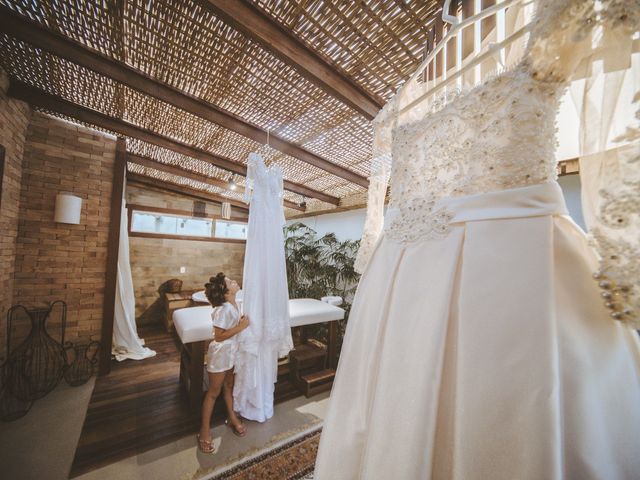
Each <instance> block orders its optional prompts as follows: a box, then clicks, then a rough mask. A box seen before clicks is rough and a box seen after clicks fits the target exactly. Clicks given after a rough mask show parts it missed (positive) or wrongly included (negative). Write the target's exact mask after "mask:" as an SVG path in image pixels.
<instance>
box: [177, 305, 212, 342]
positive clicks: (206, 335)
mask: <svg viewBox="0 0 640 480" xmlns="http://www.w3.org/2000/svg"><path fill="white" fill-rule="evenodd" d="M211 312H213V307H212V306H211V305H205V306H202V307H189V308H179V309H178V310H175V311H174V312H173V324H174V325H175V327H176V332H178V336H179V337H180V340H182V343H191V342H199V341H201V340H211V339H212V338H213V321H212V320H211Z"/></svg>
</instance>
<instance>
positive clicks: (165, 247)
mask: <svg viewBox="0 0 640 480" xmlns="http://www.w3.org/2000/svg"><path fill="white" fill-rule="evenodd" d="M126 199H127V203H129V204H137V205H147V206H154V207H161V208H173V209H179V210H186V211H192V209H193V200H191V199H189V198H185V197H183V196H179V195H174V194H172V193H168V192H166V193H165V192H162V193H161V192H158V191H155V190H150V189H145V188H141V187H138V186H134V185H130V186H127V193H126ZM206 211H207V213H208V214H214V215H215V214H218V213H219V205H216V204H214V203H207V207H206ZM238 214H239V212H238V210H235V211H234V212H233V215H234V216H235V215H238ZM238 216H239V215H238ZM129 246H130V260H131V273H132V276H133V286H134V290H135V297H136V318H137V319H138V323H139V324H145V323H150V322H157V321H160V320H161V315H162V311H161V309H160V305H159V303H157V300H158V298H159V297H158V287H159V286H160V285H161V284H162V283H164V282H165V281H167V280H170V279H172V278H178V279H180V280H182V282H183V284H182V288H183V289H184V290H195V289H201V288H203V286H204V283H205V282H206V281H207V280H208V279H209V277H210V276H211V275H215V274H216V273H218V272H225V273H226V274H227V275H229V276H230V277H232V278H234V279H236V280H238V281H239V282H242V268H243V265H244V243H242V244H240V243H222V242H203V241H197V240H170V239H156V238H140V237H131V238H130V239H129ZM182 266H183V267H186V272H185V273H182V274H181V273H180V267H182Z"/></svg>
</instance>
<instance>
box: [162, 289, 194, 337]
mask: <svg viewBox="0 0 640 480" xmlns="http://www.w3.org/2000/svg"><path fill="white" fill-rule="evenodd" d="M193 292H194V291H193V290H183V291H180V292H177V293H165V294H164V295H163V302H164V311H165V317H164V322H165V326H166V327H167V332H171V331H172V330H173V312H174V311H175V310H177V309H179V308H186V307H191V306H193V301H192V300H191V295H192V294H193Z"/></svg>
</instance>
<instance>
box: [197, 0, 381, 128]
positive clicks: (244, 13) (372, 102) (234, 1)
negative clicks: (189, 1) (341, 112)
mask: <svg viewBox="0 0 640 480" xmlns="http://www.w3.org/2000/svg"><path fill="white" fill-rule="evenodd" d="M200 3H201V4H202V5H203V6H205V7H208V8H209V9H210V10H211V11H213V12H214V13H215V14H216V15H217V16H218V17H220V18H221V19H222V20H224V21H225V22H226V23H228V24H229V25H231V26H232V27H233V28H235V29H236V30H238V31H240V32H242V33H243V34H244V35H245V36H247V37H248V38H250V39H251V40H253V41H255V42H257V43H259V44H260V45H261V46H262V47H264V48H265V49H266V50H268V51H270V52H271V53H272V54H274V55H275V56H277V57H278V58H280V59H281V60H282V61H284V62H285V63H287V64H288V65H291V66H292V67H293V68H295V69H296V70H297V71H298V73H300V74H301V75H302V76H303V77H305V78H306V79H307V80H309V81H310V82H312V83H314V84H315V85H316V86H318V87H319V88H321V89H322V90H323V91H325V92H326V93H328V94H329V95H331V96H332V97H334V98H337V99H338V100H340V101H341V102H342V103H344V104H346V105H349V106H350V107H352V108H353V109H355V110H357V111H358V112H360V113H361V114H362V115H364V116H365V117H366V118H367V119H369V120H371V119H373V118H374V117H375V116H376V115H377V114H378V111H379V110H380V109H381V108H382V106H383V105H384V102H383V101H382V100H381V99H379V98H377V97H375V96H373V95H371V94H370V93H368V92H366V91H365V90H364V89H363V88H361V87H360V86H359V85H357V84H356V83H355V82H354V81H353V80H351V79H350V78H348V77H347V76H345V75H343V74H342V73H340V72H338V71H337V70H336V69H335V68H334V67H333V66H332V65H330V64H329V63H328V62H327V61H326V60H324V59H323V58H322V57H321V56H320V55H318V54H317V53H316V52H315V51H313V50H312V49H310V48H309V47H307V46H306V45H305V44H304V43H302V42H301V41H300V40H298V39H297V38H296V37H295V36H293V35H292V34H291V33H289V32H287V31H286V30H285V29H284V28H282V27H281V26H280V25H279V24H278V23H277V22H275V21H274V20H273V19H271V18H270V17H269V16H268V15H266V14H265V13H263V12H262V11H261V10H259V9H258V8H257V7H255V6H253V5H251V4H250V3H249V2H247V1H245V0H200Z"/></svg>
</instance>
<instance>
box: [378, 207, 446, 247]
mask: <svg viewBox="0 0 640 480" xmlns="http://www.w3.org/2000/svg"><path fill="white" fill-rule="evenodd" d="M387 217H388V224H387V227H386V228H385V236H386V238H389V239H391V240H395V241H397V242H401V243H410V242H415V241H417V240H427V239H429V240H431V239H435V238H441V237H444V236H446V235H447V234H448V233H449V230H450V229H451V228H450V226H449V222H450V221H451V220H452V219H453V214H452V213H451V212H449V211H448V210H446V209H445V208H444V207H441V208H438V209H436V201H435V200H434V199H425V198H415V199H413V200H411V201H409V202H407V203H404V204H402V205H401V206H400V207H398V208H397V209H390V210H389V213H388V214H387Z"/></svg>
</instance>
